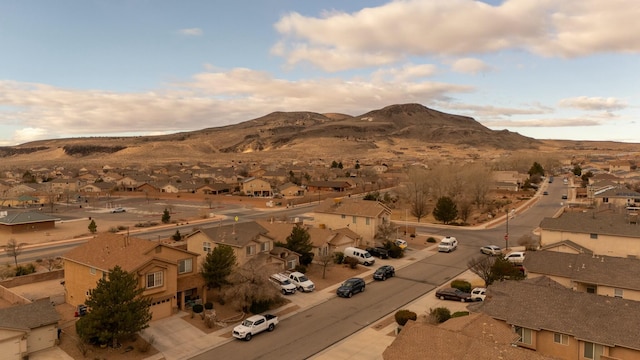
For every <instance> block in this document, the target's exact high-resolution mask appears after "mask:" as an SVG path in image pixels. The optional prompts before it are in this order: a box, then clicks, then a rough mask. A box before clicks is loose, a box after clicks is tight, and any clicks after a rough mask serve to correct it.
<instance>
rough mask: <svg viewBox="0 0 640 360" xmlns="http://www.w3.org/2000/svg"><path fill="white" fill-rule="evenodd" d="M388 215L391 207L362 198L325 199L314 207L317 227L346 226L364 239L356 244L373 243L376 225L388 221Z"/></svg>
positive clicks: (370, 244)
mask: <svg viewBox="0 0 640 360" xmlns="http://www.w3.org/2000/svg"><path fill="white" fill-rule="evenodd" d="M390 217H391V209H389V208H388V207H386V206H385V205H384V204H382V203H381V202H379V201H369V200H362V199H351V198H336V199H326V200H325V201H323V202H321V203H320V204H319V205H318V206H317V207H316V208H315V209H314V219H315V222H316V224H317V227H326V228H328V229H342V228H348V229H349V230H351V231H353V232H354V233H356V234H357V235H358V236H360V237H361V238H362V239H363V240H364V243H358V244H356V246H372V245H374V240H373V239H374V238H375V234H376V232H377V231H378V226H380V225H381V224H385V223H388V222H389V221H390Z"/></svg>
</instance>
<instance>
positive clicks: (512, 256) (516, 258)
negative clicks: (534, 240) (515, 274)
mask: <svg viewBox="0 0 640 360" xmlns="http://www.w3.org/2000/svg"><path fill="white" fill-rule="evenodd" d="M504 258H505V259H506V260H508V261H510V262H512V263H514V264H522V263H523V262H524V251H514V252H512V253H509V254H507V255H505V256H504Z"/></svg>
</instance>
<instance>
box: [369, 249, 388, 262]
mask: <svg viewBox="0 0 640 360" xmlns="http://www.w3.org/2000/svg"><path fill="white" fill-rule="evenodd" d="M366 250H367V251H368V252H369V254H371V255H372V256H377V257H379V258H380V259H388V258H389V252H388V251H387V249H385V248H383V247H380V246H376V247H368V248H367V249H366Z"/></svg>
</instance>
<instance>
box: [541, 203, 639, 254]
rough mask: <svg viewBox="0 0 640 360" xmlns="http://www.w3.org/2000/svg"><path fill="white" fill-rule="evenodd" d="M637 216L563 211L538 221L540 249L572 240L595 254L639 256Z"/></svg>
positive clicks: (630, 213)
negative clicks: (554, 216)
mask: <svg viewBox="0 0 640 360" xmlns="http://www.w3.org/2000/svg"><path fill="white" fill-rule="evenodd" d="M637 218H638V216H637V213H634V212H627V211H624V212H623V211H618V212H611V211H600V212H598V211H588V212H582V211H580V212H568V211H565V212H564V213H562V214H561V215H560V216H559V217H557V218H544V219H543V220H542V221H541V222H540V245H541V246H542V247H545V246H548V245H551V244H555V243H559V242H561V241H564V240H571V242H572V243H573V244H577V245H578V246H581V247H584V248H587V249H590V250H591V251H593V253H594V254H596V255H607V256H618V257H627V256H635V257H640V226H639V224H638V223H637V222H638V219H637Z"/></svg>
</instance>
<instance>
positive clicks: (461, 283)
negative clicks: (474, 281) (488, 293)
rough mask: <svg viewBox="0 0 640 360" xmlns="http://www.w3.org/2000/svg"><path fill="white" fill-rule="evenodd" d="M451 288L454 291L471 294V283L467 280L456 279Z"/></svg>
mask: <svg viewBox="0 0 640 360" xmlns="http://www.w3.org/2000/svg"><path fill="white" fill-rule="evenodd" d="M451 287H452V288H454V289H460V290H462V291H464V292H467V293H468V292H471V283H470V282H468V281H467V280H460V279H456V280H453V281H452V282H451Z"/></svg>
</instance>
